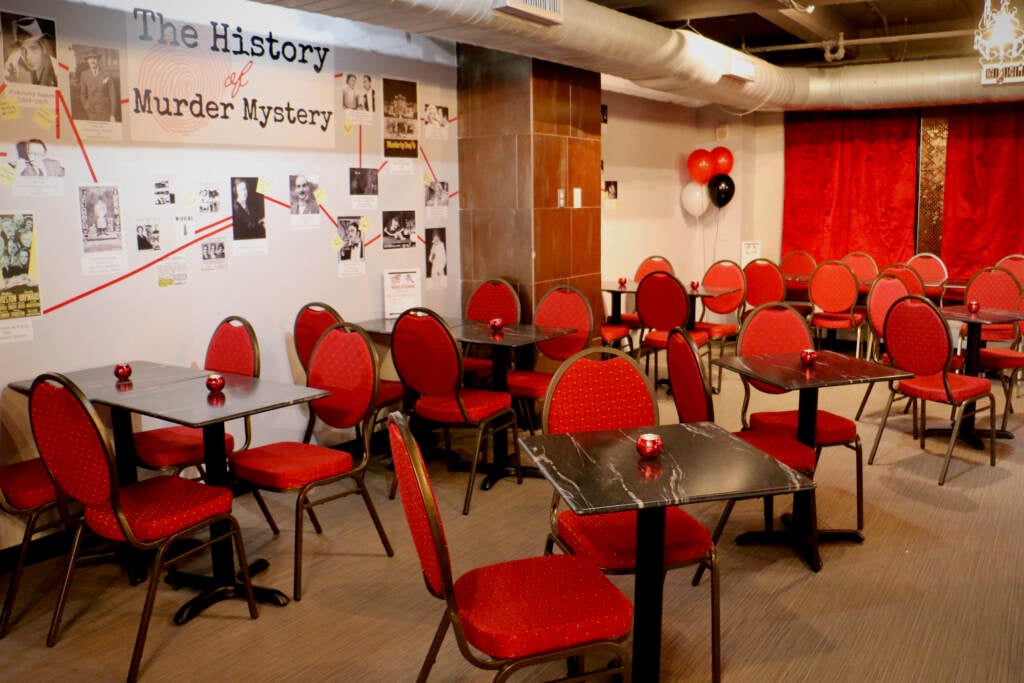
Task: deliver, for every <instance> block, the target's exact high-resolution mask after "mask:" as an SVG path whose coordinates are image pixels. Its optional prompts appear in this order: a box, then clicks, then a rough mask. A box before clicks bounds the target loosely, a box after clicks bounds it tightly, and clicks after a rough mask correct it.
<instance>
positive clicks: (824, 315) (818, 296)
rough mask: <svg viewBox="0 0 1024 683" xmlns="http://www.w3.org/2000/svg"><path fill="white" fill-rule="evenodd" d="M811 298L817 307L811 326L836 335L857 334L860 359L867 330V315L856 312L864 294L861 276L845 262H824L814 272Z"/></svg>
mask: <svg viewBox="0 0 1024 683" xmlns="http://www.w3.org/2000/svg"><path fill="white" fill-rule="evenodd" d="M807 294H808V296H809V297H810V299H811V304H812V305H813V306H814V313H812V314H811V326H812V327H814V328H816V329H817V328H820V329H823V330H826V331H827V332H829V333H834V332H835V331H836V330H855V331H856V332H857V346H856V349H855V350H854V355H855V356H860V332H861V328H862V327H863V326H864V317H865V316H864V313H862V312H860V311H858V310H857V309H856V306H857V297H858V296H859V294H860V290H859V288H858V285H857V276H856V275H854V273H853V271H852V270H851V269H850V267H849V266H848V265H846V264H845V263H842V262H841V261H823V262H822V263H819V264H818V267H817V268H815V269H814V274H813V275H811V282H810V285H809V286H808V288H807Z"/></svg>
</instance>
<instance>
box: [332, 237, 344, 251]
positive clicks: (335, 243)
mask: <svg viewBox="0 0 1024 683" xmlns="http://www.w3.org/2000/svg"><path fill="white" fill-rule="evenodd" d="M344 245H345V240H343V239H341V236H339V235H338V234H335V235H334V237H332V238H331V246H332V247H334V251H341V248H342V247H343V246H344Z"/></svg>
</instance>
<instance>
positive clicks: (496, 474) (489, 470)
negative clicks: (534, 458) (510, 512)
mask: <svg viewBox="0 0 1024 683" xmlns="http://www.w3.org/2000/svg"><path fill="white" fill-rule="evenodd" d="M481 469H482V470H483V471H484V472H486V476H485V477H484V480H483V481H482V482H481V483H480V490H481V491H490V490H491V488H492V487H493V486H494V485H495V484H497V483H498V482H499V481H501V480H502V479H504V478H506V477H514V476H516V468H515V467H514V466H513V465H489V466H487V467H482V468H481ZM521 469H522V471H523V478H524V479H543V478H544V475H543V474H541V473H540V470H539V469H537V468H536V467H522V468H521Z"/></svg>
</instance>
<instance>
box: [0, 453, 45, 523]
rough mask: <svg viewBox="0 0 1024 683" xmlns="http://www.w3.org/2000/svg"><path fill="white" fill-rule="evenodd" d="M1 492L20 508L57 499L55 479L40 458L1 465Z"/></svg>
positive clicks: (23, 508)
mask: <svg viewBox="0 0 1024 683" xmlns="http://www.w3.org/2000/svg"><path fill="white" fill-rule="evenodd" d="M0 492H2V493H3V496H4V498H6V499H7V502H8V503H10V504H11V506H12V507H14V508H15V509H18V510H31V509H32V508H37V507H39V506H40V505H46V504H47V503H52V502H53V501H55V500H57V492H56V491H55V490H54V488H53V480H52V479H50V475H49V473H47V471H46V466H45V465H43V461H42V460H40V459H39V458H32V459H31V460H23V461H20V462H15V463H11V464H10V465H4V466H3V467H0Z"/></svg>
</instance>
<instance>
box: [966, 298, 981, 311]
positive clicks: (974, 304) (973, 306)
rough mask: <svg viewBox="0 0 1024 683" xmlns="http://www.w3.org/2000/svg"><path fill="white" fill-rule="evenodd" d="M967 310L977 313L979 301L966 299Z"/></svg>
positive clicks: (979, 306)
mask: <svg viewBox="0 0 1024 683" xmlns="http://www.w3.org/2000/svg"><path fill="white" fill-rule="evenodd" d="M967 310H968V311H970V312H971V313H977V312H978V311H980V310H981V302H980V301H974V300H971V301H968V302H967Z"/></svg>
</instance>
